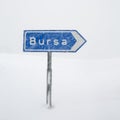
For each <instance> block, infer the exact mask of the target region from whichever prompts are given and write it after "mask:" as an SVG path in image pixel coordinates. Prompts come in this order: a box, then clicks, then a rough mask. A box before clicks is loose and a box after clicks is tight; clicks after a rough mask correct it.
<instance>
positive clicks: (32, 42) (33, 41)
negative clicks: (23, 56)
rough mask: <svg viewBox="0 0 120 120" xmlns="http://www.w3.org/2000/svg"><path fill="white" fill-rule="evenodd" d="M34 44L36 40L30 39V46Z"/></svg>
mask: <svg viewBox="0 0 120 120" xmlns="http://www.w3.org/2000/svg"><path fill="white" fill-rule="evenodd" d="M35 44H36V38H35V37H30V45H35Z"/></svg>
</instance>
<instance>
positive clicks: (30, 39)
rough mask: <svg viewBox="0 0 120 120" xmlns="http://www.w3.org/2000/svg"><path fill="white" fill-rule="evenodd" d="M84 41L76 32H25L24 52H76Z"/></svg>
mask: <svg viewBox="0 0 120 120" xmlns="http://www.w3.org/2000/svg"><path fill="white" fill-rule="evenodd" d="M85 42H86V40H85V39H84V38H83V37H82V35H81V34H80V33H78V32H77V31H76V30H25V31H24V44H23V50H24V51H25V52H76V51H77V50H78V49H79V48H80V47H82V46H83V45H84V43H85Z"/></svg>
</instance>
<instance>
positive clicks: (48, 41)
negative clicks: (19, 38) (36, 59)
mask: <svg viewBox="0 0 120 120" xmlns="http://www.w3.org/2000/svg"><path fill="white" fill-rule="evenodd" d="M85 42H86V40H85V39H84V38H83V37H82V35H81V34H80V33H78V32H77V31H76V30H25V31H24V42H23V50H24V52H48V59H47V64H48V65H47V92H46V103H47V104H48V105H49V107H52V97H51V96H52V95H51V93H52V92H51V91H52V90H51V88H52V52H76V51H77V50H78V49H79V48H80V47H82V46H83V45H84V44H85Z"/></svg>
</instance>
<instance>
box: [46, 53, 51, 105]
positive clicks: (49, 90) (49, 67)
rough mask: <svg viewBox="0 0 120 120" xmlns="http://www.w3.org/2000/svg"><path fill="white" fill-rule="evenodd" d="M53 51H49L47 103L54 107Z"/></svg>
mask: <svg viewBox="0 0 120 120" xmlns="http://www.w3.org/2000/svg"><path fill="white" fill-rule="evenodd" d="M51 66H52V52H48V53H47V94H46V95H47V96H46V104H48V105H49V107H52V100H51V99H52V67H51Z"/></svg>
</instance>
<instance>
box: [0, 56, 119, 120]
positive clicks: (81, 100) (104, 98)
mask: <svg viewBox="0 0 120 120" xmlns="http://www.w3.org/2000/svg"><path fill="white" fill-rule="evenodd" d="M46 67H47V60H46V54H45V55H43V54H42V56H40V55H30V54H0V120H47V119H50V120H73V119H75V120H120V58H118V59H117V58H113V59H96V60H95V59H76V58H74V57H73V58H71V59H68V58H67V57H58V56H57V57H56V55H55V54H53V61H52V68H53V86H52V99H53V108H52V109H48V108H47V106H46V105H45V99H46V69H47V68H46Z"/></svg>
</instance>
